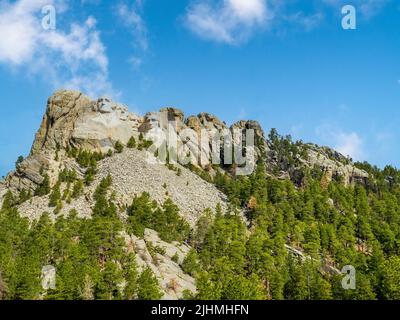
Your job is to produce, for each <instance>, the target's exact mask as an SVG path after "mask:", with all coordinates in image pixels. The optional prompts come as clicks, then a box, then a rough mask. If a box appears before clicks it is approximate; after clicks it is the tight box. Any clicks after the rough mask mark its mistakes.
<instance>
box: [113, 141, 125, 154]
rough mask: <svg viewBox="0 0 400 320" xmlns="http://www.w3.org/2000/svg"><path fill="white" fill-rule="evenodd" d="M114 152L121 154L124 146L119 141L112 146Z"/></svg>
mask: <svg viewBox="0 0 400 320" xmlns="http://www.w3.org/2000/svg"><path fill="white" fill-rule="evenodd" d="M114 149H115V152H117V153H122V151H123V150H124V145H123V144H122V143H121V141H117V142H116V143H115V145H114Z"/></svg>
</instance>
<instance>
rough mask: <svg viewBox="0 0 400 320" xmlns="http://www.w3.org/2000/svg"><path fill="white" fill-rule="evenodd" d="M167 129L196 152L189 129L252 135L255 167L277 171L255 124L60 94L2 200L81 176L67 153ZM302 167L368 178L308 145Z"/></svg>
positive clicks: (0, 189)
mask: <svg viewBox="0 0 400 320" xmlns="http://www.w3.org/2000/svg"><path fill="white" fill-rule="evenodd" d="M168 124H170V125H171V124H172V127H173V130H175V131H176V133H177V134H178V140H179V141H178V143H180V144H181V145H185V146H187V147H189V148H190V146H191V144H192V145H193V144H195V147H198V146H199V145H200V143H199V142H198V141H197V142H193V141H196V139H198V137H190V135H189V137H188V135H187V134H183V136H179V134H181V133H186V132H185V130H187V129H189V130H191V132H192V134H193V133H197V134H199V133H200V132H201V131H202V130H203V131H204V132H206V133H207V134H208V138H209V139H210V141H212V137H213V135H214V134H215V133H216V132H229V131H232V130H234V129H239V130H245V129H253V130H254V132H255V138H256V146H255V160H254V161H257V159H258V158H259V157H260V156H261V155H262V154H267V159H266V167H267V168H270V167H272V166H274V165H277V164H276V163H275V161H276V159H275V152H274V150H273V149H271V148H272V147H271V145H270V144H269V141H267V139H266V138H265V134H264V131H263V129H262V127H261V126H260V124H259V123H258V122H256V121H244V120H242V121H238V122H237V123H235V124H233V125H232V126H231V127H228V126H227V125H226V123H225V122H222V121H221V120H219V119H218V118H217V117H215V116H213V115H211V114H208V113H200V114H199V115H198V116H189V117H188V118H185V116H184V113H183V112H182V111H181V110H179V109H176V108H173V107H167V108H163V109H161V110H160V111H159V112H149V113H147V114H146V115H145V116H143V117H142V116H139V115H136V114H134V113H131V112H129V111H128V109H127V107H126V106H123V105H121V104H118V103H114V102H113V101H111V100H109V99H106V98H101V99H98V100H97V101H92V100H90V99H89V98H88V97H86V96H84V95H83V94H82V93H80V92H76V91H58V92H56V93H55V94H54V95H53V96H52V97H50V98H49V100H48V104H47V109H46V112H45V115H44V117H43V120H42V123H41V126H40V128H39V130H38V132H37V134H36V137H35V141H34V143H33V146H32V150H31V152H30V155H29V156H28V157H27V158H26V159H25V160H24V161H23V162H22V163H20V164H19V165H18V167H17V168H16V171H15V172H11V173H10V174H9V175H8V176H7V177H6V179H5V181H2V183H1V184H0V196H1V195H4V193H5V190H7V189H11V190H14V191H17V192H18V191H21V190H23V189H25V190H31V191H33V190H34V189H35V188H36V186H37V185H38V184H40V183H41V182H42V181H43V173H46V174H48V175H49V177H50V181H51V183H52V184H54V183H55V181H56V179H57V177H58V173H59V172H60V170H62V169H63V168H67V169H75V170H76V171H77V172H81V173H83V172H82V169H81V168H79V166H78V165H77V164H76V162H75V161H73V160H71V159H70V158H69V157H67V156H66V152H65V150H66V149H68V148H75V149H86V150H90V151H97V152H102V153H107V152H108V151H109V150H113V148H114V146H115V144H116V142H117V141H119V142H121V143H122V144H126V143H127V142H128V140H129V139H130V138H131V137H135V139H136V140H138V137H139V135H140V134H144V135H145V136H147V137H148V139H152V135H151V131H152V129H154V128H160V129H163V130H165V129H167V127H168ZM189 140H190V141H189ZM234 143H235V141H234ZM210 149H211V148H205V149H204V148H203V147H201V148H200V154H199V155H198V158H200V157H201V156H202V154H203V155H204V156H205V157H206V158H208V159H211V158H212V156H211V151H210ZM182 150H188V149H184V148H183V149H182ZM182 152H183V151H182ZM198 158H197V159H194V157H193V156H192V158H191V161H192V162H194V164H195V165H196V166H198V167H199V168H202V169H205V168H206V167H207V170H208V172H209V173H210V174H211V175H213V173H215V172H214V169H213V167H211V166H209V165H203V164H202V163H201V161H198V160H199V159H198ZM193 160H195V161H193ZM299 162H300V163H301V165H302V166H305V167H309V168H312V167H315V166H317V167H319V168H320V169H321V170H322V171H324V172H326V173H327V176H328V178H329V179H332V177H336V176H340V177H343V180H344V182H345V183H346V184H351V183H354V182H362V181H364V180H365V179H367V178H368V174H367V173H366V172H365V171H362V170H359V169H357V168H355V167H354V165H353V164H352V163H351V162H348V161H347V160H346V158H345V157H343V156H342V155H340V154H338V153H337V152H335V151H333V150H331V149H328V148H321V147H318V146H314V145H310V147H309V148H307V156H306V157H299ZM278 165H281V164H278ZM283 168H284V170H283V171H281V172H280V174H279V176H281V177H289V178H290V177H291V172H290V169H289V167H285V166H283ZM281 169H282V168H281ZM230 173H232V171H231V172H230ZM233 174H234V172H233Z"/></svg>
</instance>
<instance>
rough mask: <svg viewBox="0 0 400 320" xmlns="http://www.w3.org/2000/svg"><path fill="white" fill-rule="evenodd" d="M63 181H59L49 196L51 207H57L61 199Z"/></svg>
mask: <svg viewBox="0 0 400 320" xmlns="http://www.w3.org/2000/svg"><path fill="white" fill-rule="evenodd" d="M60 186H61V182H60V181H58V182H57V183H56V184H55V185H54V187H53V191H52V192H51V194H50V198H49V207H57V205H58V204H59V203H60V201H61V191H60Z"/></svg>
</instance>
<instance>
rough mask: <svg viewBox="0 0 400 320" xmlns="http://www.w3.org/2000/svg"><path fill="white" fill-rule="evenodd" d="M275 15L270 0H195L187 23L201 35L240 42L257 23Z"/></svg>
mask: <svg viewBox="0 0 400 320" xmlns="http://www.w3.org/2000/svg"><path fill="white" fill-rule="evenodd" d="M271 18H272V11H271V10H270V9H269V7H268V4H267V1H266V0H220V1H218V2H217V3H215V2H214V3H212V2H211V1H207V0H202V1H199V0H197V1H193V2H192V4H191V5H190V6H189V8H188V9H187V12H186V17H185V21H186V25H187V26H188V28H189V29H190V30H191V31H192V32H194V33H195V34H197V35H198V36H199V37H201V38H204V39H208V40H213V41H216V42H222V43H228V44H237V43H240V42H243V41H246V40H247V39H248V38H249V37H250V36H251V35H252V34H253V32H254V30H255V28H256V27H263V26H265V25H266V23H267V22H268V21H269V20H270V19H271Z"/></svg>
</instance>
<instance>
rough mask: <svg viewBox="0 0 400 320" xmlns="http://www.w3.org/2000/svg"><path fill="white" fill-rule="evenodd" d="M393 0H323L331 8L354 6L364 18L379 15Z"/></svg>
mask: <svg viewBox="0 0 400 320" xmlns="http://www.w3.org/2000/svg"><path fill="white" fill-rule="evenodd" d="M390 1H391V0H353V1H351V3H349V1H348V0H323V2H324V3H325V4H327V5H329V6H331V7H336V8H338V12H340V10H339V9H340V8H341V7H342V6H344V5H347V4H352V5H354V6H355V7H356V8H357V9H358V10H359V12H360V13H361V14H362V16H363V17H364V18H367V19H368V18H371V17H373V16H375V15H377V14H378V13H379V12H380V11H381V10H382V9H383V8H384V7H385V6H386V5H387V4H388V3H389V2H390Z"/></svg>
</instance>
